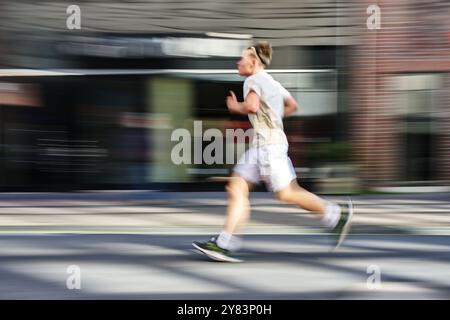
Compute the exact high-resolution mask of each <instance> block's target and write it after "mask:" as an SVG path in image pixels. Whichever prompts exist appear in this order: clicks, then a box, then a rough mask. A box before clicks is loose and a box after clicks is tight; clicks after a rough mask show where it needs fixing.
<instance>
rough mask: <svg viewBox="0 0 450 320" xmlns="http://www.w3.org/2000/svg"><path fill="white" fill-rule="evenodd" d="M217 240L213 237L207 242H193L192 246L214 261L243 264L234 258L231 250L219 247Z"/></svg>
mask: <svg viewBox="0 0 450 320" xmlns="http://www.w3.org/2000/svg"><path fill="white" fill-rule="evenodd" d="M216 240H217V239H216V238H215V237H212V238H211V239H210V240H209V241H207V242H198V241H194V242H192V245H193V246H194V248H195V249H197V250H198V251H200V252H202V253H204V254H205V255H207V256H208V257H209V258H211V259H212V260H215V261H222V262H242V260H239V259H236V258H233V257H232V256H231V253H230V251H229V250H226V249H223V248H221V247H219V245H218V244H217V241H216Z"/></svg>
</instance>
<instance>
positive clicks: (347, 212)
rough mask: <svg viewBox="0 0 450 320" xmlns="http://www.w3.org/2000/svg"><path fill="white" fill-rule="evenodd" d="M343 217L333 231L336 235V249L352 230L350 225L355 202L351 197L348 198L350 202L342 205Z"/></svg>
mask: <svg viewBox="0 0 450 320" xmlns="http://www.w3.org/2000/svg"><path fill="white" fill-rule="evenodd" d="M341 208H342V211H341V218H340V219H339V222H338V223H337V225H336V227H334V229H333V230H332V231H331V232H332V234H333V236H334V241H335V243H334V249H333V250H336V249H337V248H339V247H340V245H341V244H342V242H344V240H345V238H346V237H347V234H348V233H349V231H350V226H351V222H352V218H353V203H352V200H351V199H348V202H347V204H346V205H345V206H341Z"/></svg>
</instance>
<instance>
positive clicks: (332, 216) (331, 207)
mask: <svg viewBox="0 0 450 320" xmlns="http://www.w3.org/2000/svg"><path fill="white" fill-rule="evenodd" d="M340 218H341V207H340V206H339V205H337V204H334V203H329V204H328V205H327V209H326V211H325V216H324V217H323V218H322V224H323V225H324V226H325V227H327V228H330V229H332V228H334V227H336V225H337V224H338V222H339V219H340Z"/></svg>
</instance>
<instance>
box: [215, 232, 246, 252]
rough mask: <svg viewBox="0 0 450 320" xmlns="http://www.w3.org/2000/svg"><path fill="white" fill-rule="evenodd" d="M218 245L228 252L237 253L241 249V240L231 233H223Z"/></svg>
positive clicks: (220, 235)
mask: <svg viewBox="0 0 450 320" xmlns="http://www.w3.org/2000/svg"><path fill="white" fill-rule="evenodd" d="M217 245H218V246H219V247H221V248H223V249H226V250H230V251H237V250H239V249H240V247H241V239H239V237H236V236H233V235H232V234H231V233H228V232H226V231H222V232H221V233H220V234H219V236H218V237H217Z"/></svg>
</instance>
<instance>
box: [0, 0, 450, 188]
mask: <svg viewBox="0 0 450 320" xmlns="http://www.w3.org/2000/svg"><path fill="white" fill-rule="evenodd" d="M70 5H77V6H79V8H80V10H81V29H74V30H70V29H68V27H67V20H68V18H69V17H70V16H71V14H68V13H67V11H66V10H67V8H68V7H69V6H70ZM371 5H377V6H378V7H379V9H380V12H379V13H380V16H379V19H378V20H379V21H378V22H379V23H380V25H379V26H380V28H379V29H372V28H369V21H372V22H373V20H370V19H371V17H373V14H376V12H375V11H372V9H369V10H368V8H369V7H370V6H371ZM449 16H450V3H449V2H448V1H437V0H426V1H418V0H407V1H406V0H401V1H399V0H395V1H394V0H382V1H371V0H369V1H367V0H358V1H356V0H354V1H339V0H337V1H329V0H316V1H310V0H298V1H288V0H280V1H275V2H274V1H255V0H248V1H234V0H233V1H219V0H212V1H211V0H208V1H206V0H195V1H192V0H189V1H187V0H177V1H170V2H165V1H153V0H152V1H143V0H134V1H131V0H130V1H85V0H76V1H72V2H68V1H31V0H14V1H12V0H4V1H1V3H0V67H1V68H2V69H1V70H0V189H1V190H3V191H16V190H19V191H20V190H31V191H35V190H55V189H56V190H77V189H148V188H153V189H161V190H162V189H176V190H180V189H182V190H223V182H222V180H221V178H223V177H226V176H228V175H229V173H230V169H231V167H232V165H206V164H204V163H203V164H196V165H194V164H192V165H181V166H179V165H175V164H173V163H172V161H171V159H170V154H171V150H172V148H173V146H174V145H175V144H176V143H177V142H173V141H171V140H170V136H171V133H172V132H173V130H174V129H177V128H186V129H188V130H190V131H191V132H192V134H194V133H193V122H194V120H202V121H203V130H206V129H208V128H218V129H220V130H221V131H222V132H225V130H226V129H229V128H244V129H246V128H248V127H249V123H248V121H247V119H246V117H239V116H231V115H229V114H228V112H227V109H226V106H225V97H226V95H227V93H228V91H229V90H233V91H235V92H236V93H238V96H239V97H240V98H242V83H243V79H242V78H241V77H239V76H238V75H237V73H236V71H235V64H236V61H237V59H238V57H239V55H240V54H241V51H242V49H243V48H246V47H247V46H248V45H249V44H251V43H252V41H257V40H269V41H270V42H271V43H272V44H273V47H274V60H273V63H272V66H271V68H270V70H269V71H270V72H271V74H272V75H273V76H274V77H275V78H276V79H277V80H279V81H280V82H281V83H282V84H283V85H284V86H285V87H286V88H288V89H289V90H290V91H291V93H292V94H293V95H294V96H295V97H296V98H297V100H298V101H299V103H300V107H301V108H300V110H299V111H298V113H297V114H296V115H295V116H293V117H291V118H288V119H286V120H285V127H286V132H287V134H288V138H289V141H290V145H291V147H290V156H291V158H292V160H293V162H294V166H295V167H296V170H297V173H298V177H299V178H300V183H302V184H303V185H306V186H308V187H309V188H311V189H313V190H315V191H318V192H323V193H351V192H359V191H368V190H375V191H376V190H381V191H383V190H388V189H386V188H405V187H421V188H425V189H426V188H435V189H438V190H442V189H443V188H444V187H446V186H448V181H449V180H450V73H449V72H450V20H449V19H448V17H449ZM368 20H369V21H368ZM201 141H202V137H201V136H196V137H194V139H193V140H192V144H194V143H195V142H197V143H199V142H200V143H201ZM208 144H209V142H203V147H205V146H206V145H208ZM383 188H384V189H383ZM416 190H417V189H416Z"/></svg>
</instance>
